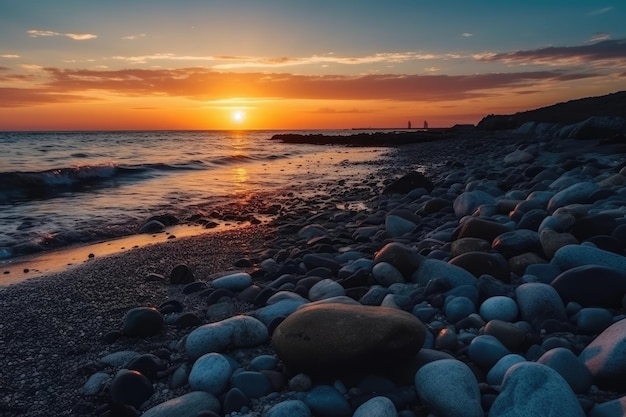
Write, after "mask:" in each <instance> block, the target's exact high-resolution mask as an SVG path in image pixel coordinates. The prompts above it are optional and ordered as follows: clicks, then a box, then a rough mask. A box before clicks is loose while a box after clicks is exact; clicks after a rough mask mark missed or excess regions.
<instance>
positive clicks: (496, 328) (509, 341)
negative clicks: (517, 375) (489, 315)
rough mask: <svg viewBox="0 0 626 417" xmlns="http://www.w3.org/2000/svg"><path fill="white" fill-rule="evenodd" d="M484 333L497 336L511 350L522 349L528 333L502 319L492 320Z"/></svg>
mask: <svg viewBox="0 0 626 417" xmlns="http://www.w3.org/2000/svg"><path fill="white" fill-rule="evenodd" d="M482 334H486V335H490V336H493V337H495V338H496V339H498V340H499V341H500V343H502V344H503V345H504V346H505V347H506V348H507V349H509V350H511V351H520V350H521V348H522V347H523V345H524V342H525V341H526V333H525V332H524V331H523V330H522V329H520V328H519V327H517V326H516V325H515V324H513V323H509V322H506V321H502V320H490V321H489V322H488V323H487V324H486V325H485V327H484V329H483V332H482Z"/></svg>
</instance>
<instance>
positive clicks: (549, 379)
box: [489, 362, 585, 417]
mask: <svg viewBox="0 0 626 417" xmlns="http://www.w3.org/2000/svg"><path fill="white" fill-rule="evenodd" d="M533 416H568V417H585V413H584V412H583V410H582V408H581V406H580V403H579V402H578V398H576V395H575V394H574V392H573V391H572V389H571V388H570V386H569V385H568V384H567V382H566V381H565V380H564V379H563V378H562V377H561V375H559V374H558V373H557V372H556V371H555V370H553V369H551V368H549V367H547V366H545V365H541V364H538V363H534V362H522V363H518V364H515V365H513V366H511V368H509V370H508V371H507V372H506V374H505V375H504V381H503V383H502V387H501V391H500V394H499V395H498V397H497V398H496V400H495V401H494V402H493V405H492V406H491V409H490V410H489V417H533Z"/></svg>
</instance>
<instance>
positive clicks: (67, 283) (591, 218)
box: [0, 132, 626, 417]
mask: <svg viewBox="0 0 626 417" xmlns="http://www.w3.org/2000/svg"><path fill="white" fill-rule="evenodd" d="M386 152H387V153H388V156H389V157H388V158H385V159H384V160H381V162H380V163H378V164H376V166H375V169H373V170H372V173H371V174H368V175H367V176H366V177H363V178H360V177H354V176H350V174H349V173H350V171H349V166H347V168H346V176H345V178H343V179H339V180H335V179H333V181H329V182H324V181H318V182H315V183H312V184H310V185H307V184H303V185H302V187H301V189H300V190H299V191H293V190H292V191H291V192H290V193H289V194H286V195H280V194H276V195H269V196H267V197H266V198H267V200H268V201H267V203H266V204H265V206H270V205H271V206H272V207H274V210H273V211H272V213H271V221H269V222H266V223H263V224H258V225H251V226H248V227H244V228H239V229H237V230H231V231H226V232H217V233H212V234H206V235H201V236H194V237H184V238H176V239H169V240H167V241H166V242H162V243H157V244H153V245H148V246H145V247H141V248H137V249H132V250H126V251H123V252H121V253H118V254H114V255H110V256H107V257H101V258H100V257H96V258H95V259H92V260H90V261H89V262H87V263H85V264H83V265H80V266H75V267H72V268H71V269H68V270H66V271H63V272H61V273H56V274H51V275H46V276H42V277H38V278H33V279H30V280H27V281H24V282H21V283H16V284H12V285H9V286H6V287H3V288H0V416H2V417H5V416H7V417H8V416H33V417H34V416H51V415H54V416H87V415H93V416H140V415H142V416H147V417H161V416H163V417H165V416H177V417H200V416H204V417H210V416H230V417H244V416H247V417H287V416H289V417H310V416H313V417H365V416H384V417H387V416H389V417H422V416H423V417H426V416H436V417H455V416H487V415H488V416H490V417H504V416H507V417H509V416H511V417H512V416H520V417H522V416H548V415H550V416H590V417H613V416H616V417H617V416H622V415H623V413H624V411H623V410H625V409H626V383H625V382H624V381H626V360H625V353H624V352H626V320H624V318H625V316H624V305H625V304H626V301H625V298H624V295H625V294H626V272H625V271H626V256H625V255H626V253H625V248H626V217H625V215H626V209H625V207H626V187H624V185H625V184H626V168H625V164H624V161H625V158H624V156H625V153H624V149H623V148H622V147H620V146H617V145H615V144H605V143H602V142H600V141H597V140H584V141H581V140H571V139H557V138H553V137H544V138H537V137H536V136H533V135H522V134H518V135H515V134H511V133H510V132H504V133H466V134H463V135H462V137H458V138H450V139H445V140H438V141H432V142H426V143H421V144H411V145H405V146H398V147H393V148H389V149H388V150H387V151H386ZM355 202H358V204H356V203H355ZM266 215H267V213H266Z"/></svg>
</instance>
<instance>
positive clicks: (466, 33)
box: [461, 32, 474, 38]
mask: <svg viewBox="0 0 626 417" xmlns="http://www.w3.org/2000/svg"><path fill="white" fill-rule="evenodd" d="M461 36H463V37H464V38H471V37H472V36H474V34H473V33H469V32H463V33H462V34H461Z"/></svg>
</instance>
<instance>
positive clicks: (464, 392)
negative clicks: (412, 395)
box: [415, 359, 484, 417]
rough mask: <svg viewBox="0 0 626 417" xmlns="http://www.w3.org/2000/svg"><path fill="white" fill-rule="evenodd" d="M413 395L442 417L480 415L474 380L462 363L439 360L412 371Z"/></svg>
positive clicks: (478, 391)
mask: <svg viewBox="0 0 626 417" xmlns="http://www.w3.org/2000/svg"><path fill="white" fill-rule="evenodd" d="M415 387H416V389H417V394H418V396H419V398H420V400H421V401H422V403H423V404H425V405H426V406H427V407H429V409H430V410H431V412H433V413H434V414H436V415H439V416H442V417H484V412H483V409H482V407H481V405H480V390H479V389H478V381H477V380H476V377H475V376H474V374H473V373H472V371H471V370H470V368H469V367H468V366H467V365H465V364H464V363H463V362H461V361H458V360H456V359H442V360H438V361H434V362H430V363H427V364H426V365H424V366H422V367H421V368H420V369H419V370H418V371H417V373H416V374H415Z"/></svg>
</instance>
